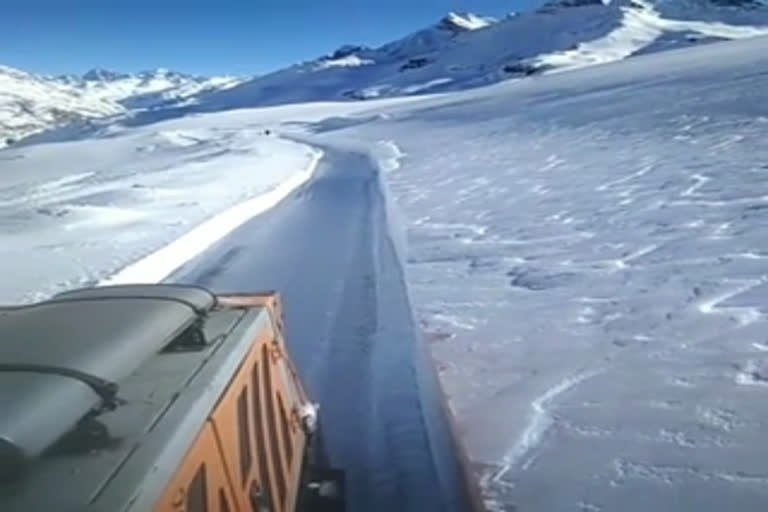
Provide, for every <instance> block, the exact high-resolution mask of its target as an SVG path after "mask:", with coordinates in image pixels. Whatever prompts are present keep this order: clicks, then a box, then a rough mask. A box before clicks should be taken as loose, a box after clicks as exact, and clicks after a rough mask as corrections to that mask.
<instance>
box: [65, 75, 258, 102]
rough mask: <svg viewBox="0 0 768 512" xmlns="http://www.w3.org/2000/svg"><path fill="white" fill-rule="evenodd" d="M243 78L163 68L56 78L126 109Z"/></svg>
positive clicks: (228, 84)
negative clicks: (204, 75) (202, 75)
mask: <svg viewBox="0 0 768 512" xmlns="http://www.w3.org/2000/svg"><path fill="white" fill-rule="evenodd" d="M243 80H244V79H243V78H241V77H236V76H216V77H201V76H194V75H189V74H185V73H178V72H175V71H170V70H167V69H163V68H160V69H155V70H152V71H142V72H139V73H135V74H131V73H119V72H114V71H108V70H104V69H93V70H91V71H89V72H87V73H85V74H84V75H82V76H77V75H64V76H60V77H57V81H59V82H62V83H64V84H66V85H70V86H73V87H75V88H77V89H78V90H81V91H83V92H84V93H85V94H87V95H88V96H92V97H96V98H100V99H104V100H109V101H113V102H116V103H120V104H121V105H123V106H125V107H126V108H148V107H154V106H157V105H159V104H167V103H169V102H174V101H179V100H184V99H186V98H189V97H191V96H194V95H195V94H199V93H201V92H206V91H211V90H220V89H227V88H229V87H233V86H235V85H237V84H239V83H241V82H242V81H243Z"/></svg>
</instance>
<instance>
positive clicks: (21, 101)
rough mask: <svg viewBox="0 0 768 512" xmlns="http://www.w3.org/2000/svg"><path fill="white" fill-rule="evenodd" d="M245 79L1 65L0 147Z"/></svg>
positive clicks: (180, 100)
mask: <svg viewBox="0 0 768 512" xmlns="http://www.w3.org/2000/svg"><path fill="white" fill-rule="evenodd" d="M242 81H243V79H242V78H238V77H231V76H222V77H212V78H206V77H196V76H191V75H186V74H182V73H176V72H172V71H168V70H165V69H158V70H154V71H145V72H141V73H136V74H128V73H117V72H114V71H106V70H103V69H95V70H92V71H89V72H87V73H85V74H84V75H82V76H76V75H66V76H59V77H48V76H41V75H35V74H32V73H27V72H24V71H21V70H18V69H14V68H10V67H5V66H0V148H1V147H3V146H6V145H8V144H9V143H12V142H14V141H16V140H19V139H21V138H24V137H27V136H29V135H32V134H35V133H38V132H41V131H44V130H47V129H50V128H54V127H57V126H62V125H66V124H71V123H73V122H81V121H84V120H88V119H97V118H105V117H110V116H117V115H124V114H126V113H128V112H130V111H135V110H137V109H147V108H156V107H160V106H168V105H180V104H187V103H189V102H193V101H194V99H193V97H194V96H195V95H198V94H200V93H201V92H206V91H212V90H222V89H226V88H229V87H233V86H235V85H237V84H238V83H240V82H242Z"/></svg>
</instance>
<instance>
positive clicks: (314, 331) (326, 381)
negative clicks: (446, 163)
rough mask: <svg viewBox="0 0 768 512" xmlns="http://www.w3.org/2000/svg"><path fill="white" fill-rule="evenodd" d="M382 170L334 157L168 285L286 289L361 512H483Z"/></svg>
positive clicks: (293, 325) (305, 364)
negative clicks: (396, 233)
mask: <svg viewBox="0 0 768 512" xmlns="http://www.w3.org/2000/svg"><path fill="white" fill-rule="evenodd" d="M380 190H381V189H380V187H379V181H378V173H377V169H376V168H375V167H374V166H372V165H371V163H370V161H369V160H368V159H367V158H366V157H365V156H364V155H358V154H353V153H346V152H340V151H334V150H333V149H330V148H327V149H326V155H325V157H324V158H323V161H322V162H321V163H320V165H319V167H318V170H317V172H316V174H315V177H314V178H313V179H312V180H310V182H308V183H307V184H306V185H304V186H303V187H301V188H300V189H298V190H297V191H295V192H294V193H293V194H292V195H291V196H289V197H288V198H286V199H285V200H284V201H283V202H282V203H281V204H280V205H278V206H277V207H276V208H275V209H273V210H271V211H269V212H267V213H265V214H263V215H261V216H259V217H256V218H254V219H253V220H252V221H250V222H249V223H248V224H245V225H244V226H242V227H241V228H240V229H238V230H236V231H235V232H233V233H232V234H231V235H230V236H228V237H227V238H225V239H224V240H222V241H221V242H220V243H218V244H217V245H215V246H213V247H212V248H210V249H209V250H208V251H207V252H205V253H204V254H202V255H201V256H200V257H198V258H195V259H194V260H192V261H191V262H189V263H188V264H187V265H185V266H184V267H182V268H181V269H179V270H178V271H177V272H176V273H174V274H173V275H172V276H171V277H170V278H169V280H170V281H174V282H182V283H189V284H198V285H202V286H206V287H209V288H211V289H213V290H215V291H218V292H242V291H253V290H263V289H275V290H278V291H279V292H280V293H281V294H282V297H283V301H284V308H285V317H286V338H287V339H286V342H287V343H288V346H289V349H290V350H291V352H292V354H293V356H294V357H295V359H296V362H297V365H298V367H299V371H300V372H301V374H302V377H303V379H304V381H305V384H306V385H307V387H308V389H309V390H310V393H311V395H312V397H313V399H314V400H315V401H318V402H319V403H320V404H321V418H322V428H323V432H324V437H325V443H326V448H327V450H328V452H329V454H330V457H331V463H332V465H334V466H336V467H341V468H343V469H345V470H346V472H347V485H348V493H347V494H348V506H349V510H352V511H357V510H361V511H377V510H382V511H384V510H386V511H390V510H397V511H398V512H404V511H419V512H428V511H451V510H456V511H466V510H472V506H471V503H470V501H471V500H472V498H471V496H472V492H470V490H469V488H468V486H467V485H465V481H466V479H465V478H464V476H463V475H464V473H463V471H464V469H463V468H464V467H466V465H464V464H462V458H461V457H460V455H459V454H457V451H456V450H455V449H454V440H453V436H452V435H451V428H450V425H449V422H448V420H447V418H446V415H445V414H444V411H445V409H444V400H443V395H442V392H441V390H440V388H439V386H438V385H437V378H436V375H435V373H434V370H433V369H432V366H431V361H430V359H429V357H428V356H427V353H426V348H425V347H423V345H422V344H421V342H420V340H419V338H418V336H417V335H416V334H415V333H416V331H415V329H414V323H413V319H412V315H411V311H410V306H409V303H408V299H407V295H406V291H405V285H404V278H403V273H402V269H401V266H400V264H399V262H398V260H397V257H396V253H395V250H394V247H393V244H392V242H391V240H390V238H389V237H388V234H387V229H386V217H385V216H386V212H385V210H384V200H383V197H382V196H381V192H380Z"/></svg>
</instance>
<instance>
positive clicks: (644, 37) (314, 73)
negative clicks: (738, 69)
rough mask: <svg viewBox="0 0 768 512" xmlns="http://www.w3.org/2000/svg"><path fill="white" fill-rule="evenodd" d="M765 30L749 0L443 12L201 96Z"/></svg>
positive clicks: (566, 3) (477, 70)
mask: <svg viewBox="0 0 768 512" xmlns="http://www.w3.org/2000/svg"><path fill="white" fill-rule="evenodd" d="M766 33H768V8H765V6H763V5H762V4H760V3H757V2H756V1H754V0H752V1H749V0H718V1H717V3H716V2H713V1H705V0H699V1H696V0H656V1H650V0H615V1H613V2H608V3H603V2H602V1H600V0H560V1H559V2H553V3H548V4H546V5H545V6H543V7H542V8H540V9H539V10H537V11H535V12H529V13H523V14H519V15H509V16H507V17H506V18H504V19H502V20H499V21H496V20H492V19H488V18H480V17H478V16H475V15H472V14H456V13H451V14H449V15H448V16H446V17H445V18H444V19H443V20H441V21H440V22H439V23H437V24H436V25H434V26H431V27H428V28H426V29H424V30H421V31H418V32H416V33H414V34H411V35H408V36H406V37H404V38H402V39H400V40H397V41H394V42H392V43H389V44H386V45H384V46H382V47H380V48H375V49H372V48H366V47H361V46H345V47H342V48H340V49H339V50H337V51H336V52H334V53H333V54H331V55H327V56H325V57H321V58H319V59H317V60H314V61H310V62H305V63H302V64H298V65H295V66H292V67H290V68H287V69H284V70H280V71H277V72H275V73H271V74H269V75H265V76H262V77H259V78H256V79H254V80H252V81H249V82H246V83H244V84H242V85H240V86H239V87H235V88H232V89H230V90H228V91H225V92H223V93H218V94H213V95H209V96H208V97H206V98H205V99H204V100H203V103H204V104H206V105H207V107H208V108H210V109H214V110H215V109H220V108H232V107H242V106H254V105H276V104H282V103H295V102H303V101H318V100H329V99H342V98H346V99H370V98H375V97H380V96H395V95H404V94H414V93H424V92H442V91H449V90H459V89H465V88H468V87H473V86H478V85H484V84H488V83H493V82H497V81H501V80H505V79H509V78H516V77H521V76H526V75H532V74H537V73H540V72H545V71H553V70H561V69H571V68H574V67H582V66H586V65H592V64H599V63H604V62H610V61H615V60H619V59H623V58H626V57H629V56H632V55H636V54H641V53H648V52H654V51H659V50H664V49H670V48H678V47H682V46H690V45H692V44H698V43H702V42H711V41H716V40H724V39H739V38H745V37H753V36H757V35H761V34H766Z"/></svg>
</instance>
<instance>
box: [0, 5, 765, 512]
mask: <svg viewBox="0 0 768 512" xmlns="http://www.w3.org/2000/svg"><path fill="white" fill-rule="evenodd" d="M694 4H695V5H694ZM638 5H640V4H638ZM690 5H694V6H699V5H700V4H698V3H694V2H690ZM702 5H703V4H702ZM681 6H682V7H681ZM688 6H689V4H683V3H680V2H678V3H677V4H674V6H673V7H674V9H672V8H671V7H669V5H667V4H666V3H658V2H657V3H654V4H653V5H652V6H651V7H649V6H647V5H646V6H645V7H643V6H640V7H635V8H634V9H635V11H636V12H635V14H633V16H640V18H641V19H640V21H637V23H638V25H637V26H640V25H642V23H645V22H644V21H642V17H643V16H652V17H653V16H655V17H656V18H658V16H657V15H655V14H653V10H656V11H657V12H658V13H660V14H659V16H662V17H666V19H667V20H669V19H674V20H677V21H676V22H675V23H677V22H679V23H686V24H685V25H679V26H678V28H681V27H682V28H681V30H684V32H679V33H678V32H669V31H667V29H668V28H669V25H665V26H664V27H666V28H664V27H663V30H664V31H666V32H664V33H663V34H662V35H661V36H658V37H656V38H655V39H654V40H653V41H652V42H648V41H651V39H650V38H649V37H646V36H645V35H642V34H640V35H639V36H638V33H634V32H633V33H632V34H630V35H629V36H627V37H628V38H629V39H633V38H640V39H642V38H643V37H646V38H645V39H643V41H646V42H644V43H643V44H642V45H639V46H638V47H639V48H640V50H638V51H635V52H634V53H633V54H632V55H633V58H631V59H626V60H623V61H620V62H618V61H617V62H606V61H605V60H603V61H600V60H599V59H598V60H595V59H588V58H582V57H581V56H579V55H577V54H568V55H570V57H569V58H567V59H564V60H563V62H564V64H563V66H565V67H570V66H571V64H572V63H574V62H581V63H583V62H587V61H589V62H592V63H595V62H598V61H599V62H602V63H603V65H600V66H591V67H586V68H582V69H576V70H573V69H571V70H568V71H567V72H562V73H554V74H547V75H544V76H537V77H535V78H532V79H526V80H519V81H505V82H501V83H496V84H493V85H490V86H486V87H479V88H474V89H470V90H464V91H458V92H448V93H444V94H435V95H430V96H423V97H415V96H412V97H408V98H387V99H377V100H371V101H366V102H330V101H326V102H322V103H309V104H295V105H288V106H275V107H270V108H257V109H243V110H235V111H229V112H222V113H216V114H206V115H198V116H195V117H188V118H184V119H179V120H174V121H165V122H162V123H156V124H150V125H146V126H143V127H139V128H129V127H126V126H117V125H115V126H113V127H111V128H110V129H109V130H104V131H103V132H101V133H99V134H98V136H97V137H94V138H91V139H86V140H81V141H72V142H64V143H59V144H39V145H30V146H25V147H19V148H16V149H12V150H5V151H2V152H0V183H1V184H2V186H1V187H0V217H1V218H2V223H1V224H0V225H1V226H2V230H3V231H2V232H0V236H2V241H1V242H2V243H0V261H3V265H4V267H3V273H4V276H11V277H10V278H6V279H5V280H4V285H5V286H4V288H3V293H4V295H5V297H4V298H5V299H6V300H31V299H34V298H37V297H40V296H46V295H48V294H50V293H52V292H55V291H58V290H60V289H63V288H68V287H73V286H77V285H79V284H82V283H86V282H97V281H100V280H103V279H105V278H107V277H108V276H109V275H112V274H113V273H114V271H116V270H118V269H121V268H124V267H126V266H127V265H129V264H130V263H132V262H135V261H137V260H140V259H142V258H144V257H146V256H147V255H149V254H152V253H154V252H155V251H156V250H157V249H159V248H161V247H163V246H165V245H167V244H168V243H169V242H171V241H172V240H174V239H178V238H179V237H180V236H181V235H183V234H184V233H187V232H190V231H191V230H192V229H193V228H194V227H195V226H197V225H199V224H200V223H202V222H203V221H204V220H205V219H208V218H211V217H214V216H215V215H216V214H218V213H220V212H222V211H224V210H227V209H228V208H229V207H231V206H233V205H236V204H239V203H242V202H244V201H247V200H248V199H250V198H251V197H254V196H256V195H259V194H260V193H262V192H264V191H265V190H268V189H271V188H272V187H275V186H277V184H278V183H281V182H284V181H285V180H288V179H291V177H292V176H295V175H296V173H302V172H305V171H304V170H305V169H307V167H308V166H311V164H312V162H314V161H315V158H316V154H315V153H314V152H313V150H312V149H311V148H310V147H308V146H303V145H300V144H296V143H294V142H288V141H285V140H282V139H280V138H274V137H265V136H262V135H261V133H262V132H263V129H264V128H265V127H269V128H270V129H271V130H273V131H276V132H277V133H278V134H280V133H284V132H289V133H290V134H292V135H297V136H298V135H301V137H302V138H303V139H304V140H306V141H307V142H308V143H310V144H311V142H312V141H317V142H318V143H320V142H322V143H323V144H328V145H333V144H336V145H338V146H345V147H350V146H352V145H354V146H356V147H367V148H368V149H369V150H370V151H371V154H372V156H373V157H374V158H376V159H378V161H379V162H380V166H381V172H382V177H383V180H384V182H385V185H386V187H385V189H386V191H387V194H388V197H387V204H388V205H389V207H390V208H396V209H397V210H398V211H397V215H392V216H391V217H390V218H391V219H399V223H400V227H401V228H402V229H403V230H404V234H405V236H406V238H407V240H406V243H405V244H403V243H398V247H402V250H401V251H400V253H401V255H402V257H403V259H404V265H405V269H406V274H407V281H408V286H409V291H410V294H411V299H412V301H413V304H414V306H415V309H416V313H417V316H418V319H419V321H420V325H421V328H422V330H423V334H424V338H425V340H426V341H427V342H428V343H429V344H430V347H431V349H432V354H433V356H434V358H435V361H436V364H437V367H438V369H439V372H440V375H441V379H442V382H443V385H444V386H445V389H446V391H447V393H448V395H449V397H450V402H451V408H452V409H453V411H454V412H455V414H456V417H457V419H458V422H459V425H460V430H461V432H462V433H463V435H464V440H465V442H466V444H467V447H468V450H469V452H470V455H471V458H472V460H473V461H474V462H475V463H476V466H477V470H478V473H479V477H480V481H481V482H482V484H483V489H484V493H485V497H486V499H487V503H488V505H489V507H490V508H491V509H492V510H494V511H495V510H521V511H523V510H524V511H551V510H586V511H613V510H621V511H627V512H635V511H637V512H640V511H643V512H644V511H647V510H655V511H670V512H671V511H679V510H701V511H708V512H709V511H711V512H714V511H721V510H734V511H751V510H760V509H762V508H763V507H764V504H765V503H766V502H768V470H767V469H766V464H765V460H766V457H765V454H763V453H762V447H763V446H765V445H766V434H765V425H767V424H768V408H766V407H765V406H764V404H765V400H766V398H768V396H766V395H765V393H766V392H768V385H766V384H767V383H768V363H766V359H765V355H766V347H768V340H766V332H768V331H767V330H766V328H767V327H768V317H767V316H766V315H767V314H768V306H766V299H767V298H768V251H767V250H766V248H765V240H766V237H768V218H766V215H768V146H766V144H765V140H766V139H767V138H768V52H766V51H765V49H766V48H767V47H768V38H766V37H756V38H751V39H745V40H741V41H731V42H718V43H712V44H708V45H699V46H694V47H691V48H685V49H679V50H673V51H667V52H655V50H656V49H660V48H661V47H664V48H667V47H669V46H672V47H674V46H676V45H677V44H678V42H679V41H678V40H677V39H676V37H677V35H680V34H683V36H684V37H687V36H686V34H690V33H691V31H693V32H696V31H697V30H698V29H697V28H696V25H690V24H687V23H688V22H690V21H696V22H697V23H698V22H700V21H701V20H702V19H704V21H703V22H702V23H706V24H707V30H710V33H709V36H712V37H717V38H721V36H722V37H725V36H723V35H722V34H723V33H720V36H715V35H713V34H715V32H714V31H719V30H721V29H722V30H726V29H724V28H723V27H722V26H720V25H718V24H721V23H722V24H728V25H730V26H731V28H728V29H727V30H731V29H732V28H733V27H738V28H737V30H741V29H742V28H743V29H745V30H748V31H751V30H752V28H749V27H751V26H752V25H751V21H750V23H744V22H743V21H744V17H745V16H747V17H749V20H754V19H756V18H755V17H756V16H761V14H760V13H761V12H762V11H761V10H760V8H757V7H756V8H754V9H749V10H745V9H735V8H714V7H712V8H711V9H710V7H711V4H707V7H706V9H710V10H708V11H706V12H711V13H716V14H717V16H715V14H712V16H711V17H706V16H703V17H702V18H700V19H694V20H692V19H689V18H686V16H684V15H683V14H684V13H685V12H689V11H686V10H684V9H683V7H685V9H688V8H689V7H688ZM626 8H627V6H626V5H621V4H618V3H612V4H611V5H607V6H605V5H602V4H600V5H585V6H580V7H569V8H563V7H548V8H547V9H548V10H549V14H547V11H546V10H545V11H540V12H538V13H536V14H535V15H536V16H541V17H542V19H548V20H549V22H550V23H551V24H552V25H551V26H553V27H555V26H558V27H562V28H563V29H564V30H565V28H564V27H567V26H568V23H566V22H564V21H562V20H563V19H564V18H562V17H560V16H561V14H562V15H563V16H566V17H567V16H574V19H575V18H579V19H581V20H582V21H583V20H584V19H590V20H595V21H594V24H595V25H591V26H592V28H593V29H595V30H596V31H597V29H596V27H597V26H599V25H600V24H601V23H606V20H607V19H610V20H614V21H615V20H618V21H616V23H614V22H613V21H610V23H608V26H609V27H613V28H616V27H622V26H624V25H623V21H625V14H626V12H625V11H624V9H626ZM696 8H697V9H698V8H699V7H696ZM565 9H568V10H567V11H566V10H565ZM601 9H611V10H610V11H604V10H601ZM675 9H676V10H677V11H678V12H682V13H683V14H679V15H677V17H674V18H672V17H670V14H669V13H670V12H672V11H673V10H675ZM702 9H704V8H702ZM552 10H554V11H556V12H552ZM561 10H562V13H561ZM565 12H570V13H578V14H563V13H565ZM588 12H592V13H595V14H596V13H606V12H611V13H614V14H612V15H615V16H616V17H615V18H605V17H600V16H597V17H588V16H586V13H588ZM701 12H704V11H703V10H701ZM638 13H639V14H638ZM745 13H746V14H745ZM533 15H534V14H531V16H533ZM547 16H549V17H548V18H547ZM601 16H602V14H601ZM520 17H522V15H521V16H516V17H512V18H508V19H505V20H502V21H499V22H498V23H495V24H492V25H490V26H489V27H485V28H478V29H476V30H471V31H463V32H459V33H456V34H453V35H451V34H447V33H446V34H444V33H443V32H439V30H440V29H439V28H435V29H434V30H430V31H428V33H426V34H421V35H420V36H419V37H416V38H411V39H409V41H408V45H406V46H407V47H408V48H415V47H418V46H419V45H425V44H426V45H429V44H432V43H433V42H434V41H435V40H436V39H441V40H442V41H443V42H446V41H453V42H452V43H446V45H447V46H448V47H451V48H454V47H455V49H452V50H451V52H459V51H460V49H459V48H461V47H462V45H463V44H464V43H461V42H460V41H461V40H462V39H460V38H464V37H468V36H469V35H471V36H472V37H482V38H489V41H490V40H491V39H492V38H493V37H495V36H494V35H493V34H495V30H497V29H496V27H498V26H501V25H502V24H504V23H510V22H511V20H515V19H517V18H520ZM558 20H560V21H558ZM559 23H565V24H564V25H559ZM654 23H656V22H654ZM664 23H667V22H664ZM580 26H581V25H580ZM643 26H644V27H646V28H647V27H648V26H650V25H648V24H646V25H643ZM654 26H655V25H654ZM523 27H524V25H520V28H521V30H522V29H523ZM713 27H714V28H713ZM540 28H541V26H539V29H540ZM657 28H658V27H657ZM699 28H700V27H699ZM539 29H529V30H530V31H531V33H536V30H539ZM649 30H650V29H649ZM654 30H655V29H654ZM552 33H554V32H549V33H548V34H550V35H551V34H552ZM557 33H560V32H557ZM565 33H567V30H566V32H565ZM698 33H699V34H701V32H698ZM457 34H458V35H457ZM750 35H754V33H750ZM673 36H674V37H673ZM709 36H707V37H709ZM697 37H698V36H697ZM543 39H544V38H542V40H543ZM594 39H598V38H594ZM499 41H500V40H499ZM670 41H671V43H670ZM497 42H498V41H497ZM667 43H670V44H669V45H668V44H667ZM472 44H474V43H472ZM488 44H489V47H490V44H491V43H490V42H489V43H488ZM579 44H581V43H579ZM595 44H597V43H595ZM616 44H617V45H618V42H617V43H616ZM654 45H655V46H654ZM396 46H397V45H396ZM499 47H502V46H501V45H499V44H496V48H499ZM612 47H613V46H611V45H608V44H606V45H605V46H602V47H601V48H603V49H602V50H599V51H601V52H603V51H607V48H612ZM401 48H402V46H401ZM649 48H650V50H649ZM392 49H393V51H395V50H396V48H395V47H393V48H392ZM576 49H578V48H576ZM644 50H648V51H644ZM350 51H351V53H350ZM561 51H563V52H568V51H573V50H569V49H568V46H567V45H566V46H564V47H563V48H562V50H561ZM590 51H593V50H590ZM594 51H597V50H594ZM654 52H655V53H654ZM342 53H345V55H336V56H334V57H333V59H336V60H339V59H344V58H345V57H347V56H349V55H352V54H355V55H357V56H358V57H359V58H361V59H362V58H368V57H367V56H366V54H364V53H360V52H358V51H357V50H353V49H350V48H347V49H345V51H344V52H342ZM395 53H396V52H395ZM624 53H626V52H625V51H623V50H621V51H619V50H617V51H616V55H621V54H624ZM651 53H652V54H651ZM454 54H455V53H454ZM469 54H471V52H469V53H468V54H467V55H469ZM584 54H585V55H586V54H589V52H588V51H585V53H584ZM441 55H442V54H441ZM536 55H541V54H540V53H537V54H536ZM563 55H565V53H564V54H563ZM409 58H410V57H409ZM374 60H375V59H374ZM608 60H610V59H608ZM371 69H383V68H381V66H380V63H379V62H378V61H377V63H376V64H366V65H363V66H351V67H350V66H342V67H338V66H337V67H332V68H329V70H326V71H322V72H328V73H330V72H333V73H342V74H341V75H337V74H334V75H325V76H326V78H328V80H329V83H328V84H326V85H325V86H322V87H321V86H320V85H318V82H315V81H313V80H312V79H310V78H307V80H306V83H305V85H306V88H305V89H301V88H300V87H298V86H297V87H296V90H291V91H290V94H291V95H293V96H290V97H291V98H294V99H296V98H300V99H318V98H328V97H330V96H332V95H330V93H329V94H327V95H323V94H318V91H321V92H322V91H325V92H328V91H336V90H338V87H339V85H340V84H344V83H347V84H348V83H349V82H352V83H354V80H356V79H355V78H351V77H354V76H357V75H351V74H344V73H358V72H363V70H371ZM419 69H421V68H419ZM294 72H295V70H293V71H292V70H288V71H285V72H284V73H286V74H285V75H282V78H281V79H279V80H278V79H276V78H274V76H273V77H272V78H269V77H265V80H274V81H273V82H270V83H271V85H270V86H269V87H275V88H276V89H275V90H273V91H272V92H270V93H269V94H270V95H272V96H270V97H271V98H273V99H274V95H276V94H281V93H283V92H285V90H284V89H279V87H278V86H280V85H281V84H286V83H291V82H290V80H288V78H290V77H291V76H292V75H291V73H294ZM366 72H368V71H366ZM382 76H384V75H382ZM451 76H452V77H453V78H455V77H456V75H451ZM474 76H477V75H476V74H475V75H474ZM286 77H287V78H286ZM440 77H441V76H438V78H440ZM443 78H449V77H448V76H444V77H443ZM348 79H349V81H347V80H348ZM432 79H436V78H435V75H434V74H431V72H430V73H425V74H424V75H423V76H421V77H420V78H419V80H414V81H413V82H411V81H408V82H407V84H408V87H411V86H413V85H414V84H416V83H418V84H424V83H429V81H430V80H432ZM286 80H287V81H286ZM403 83H406V82H403ZM443 83H444V84H449V83H453V82H443ZM365 84H366V88H367V89H369V90H370V91H372V93H377V94H379V95H385V94H388V93H389V92H391V91H392V89H387V87H386V82H381V83H376V82H371V81H366V82H365ZM382 84H384V85H382ZM400 85H402V84H400ZM326 86H327V89H323V87H326ZM369 86H370V87H369ZM249 87H253V83H251V84H247V85H243V86H241V87H235V88H233V89H231V90H230V91H229V92H228V93H222V94H231V96H229V99H228V100H227V101H225V102H223V103H221V104H220V106H226V107H231V106H235V105H237V104H248V103H249V102H250V101H254V102H255V103H258V102H259V101H262V100H263V98H261V99H258V98H257V100H258V101H257V100H253V99H248V98H246V97H245V96H244V95H245V93H246V92H248V91H249V90H250V92H252V93H262V92H264V89H259V88H258V87H257V88H256V89H249ZM278 89H279V90H278ZM300 89H301V90H300ZM276 91H277V92H276ZM265 94H266V93H265ZM286 94H288V93H287V92H286ZM324 94H325V93H324ZM216 96H218V95H216ZM257 96H258V94H257ZM222 97H223V96H220V97H219V99H221V98H222ZM288 98H289V96H285V97H283V98H282V100H286V99H288ZM229 101H232V103H231V104H230V103H228V102H229ZM268 103H269V102H268ZM209 106H213V103H209ZM243 180H247V181H246V182H247V183H250V185H247V186H241V185H242V183H243ZM251 180H253V181H251ZM232 183H237V187H236V190H235V189H234V187H233V186H232ZM397 227H398V224H397V222H395V221H394V220H393V221H392V229H396V228H397ZM393 237H395V238H397V239H398V240H399V238H398V233H393ZM195 247H196V248H195V249H194V250H199V247H200V246H197V245H195ZM38 273H39V275H40V277H36V276H37V275H38ZM163 273H164V272H160V273H159V274H158V275H160V274H163ZM131 279H133V278H131Z"/></svg>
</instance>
